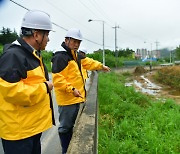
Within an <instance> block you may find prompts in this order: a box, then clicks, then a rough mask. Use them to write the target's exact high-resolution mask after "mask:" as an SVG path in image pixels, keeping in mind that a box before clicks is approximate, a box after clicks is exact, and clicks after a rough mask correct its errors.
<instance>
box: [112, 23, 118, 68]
mask: <svg viewBox="0 0 180 154" xmlns="http://www.w3.org/2000/svg"><path fill="white" fill-rule="evenodd" d="M112 28H114V29H115V56H116V68H117V62H118V51H117V28H119V26H116V24H115V27H112Z"/></svg>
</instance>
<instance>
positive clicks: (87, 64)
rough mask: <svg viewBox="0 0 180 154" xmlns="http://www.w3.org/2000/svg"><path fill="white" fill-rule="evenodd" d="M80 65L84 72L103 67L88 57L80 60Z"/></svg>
mask: <svg viewBox="0 0 180 154" xmlns="http://www.w3.org/2000/svg"><path fill="white" fill-rule="evenodd" d="M81 64H82V66H83V68H84V69H86V70H101V69H102V66H103V64H102V63H101V62H99V61H97V60H94V59H92V58H89V57H85V58H83V59H81Z"/></svg>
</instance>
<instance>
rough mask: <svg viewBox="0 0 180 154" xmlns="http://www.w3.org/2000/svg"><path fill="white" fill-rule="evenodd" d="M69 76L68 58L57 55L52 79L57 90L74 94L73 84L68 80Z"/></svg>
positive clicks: (53, 60)
mask: <svg viewBox="0 0 180 154" xmlns="http://www.w3.org/2000/svg"><path fill="white" fill-rule="evenodd" d="M67 75H68V60H67V58H66V57H62V56H60V55H55V56H54V57H53V59H52V77H53V84H54V87H55V90H60V91H65V92H68V93H72V92H73V91H72V88H73V86H72V84H71V83H70V82H68V81H67V80H66V77H67Z"/></svg>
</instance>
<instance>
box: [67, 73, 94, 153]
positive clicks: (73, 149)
mask: <svg viewBox="0 0 180 154" xmlns="http://www.w3.org/2000/svg"><path fill="white" fill-rule="evenodd" d="M97 81H98V74H97V72H92V73H91V76H90V82H89V83H90V86H89V90H88V93H87V101H86V102H85V104H81V108H80V111H79V115H78V118H77V120H76V124H75V127H74V134H73V137H72V140H71V143H70V145H69V148H68V152H67V153H68V154H96V153H97V128H98V127H97V111H98V106H97Z"/></svg>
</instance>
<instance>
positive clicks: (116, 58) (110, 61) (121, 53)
mask: <svg viewBox="0 0 180 154" xmlns="http://www.w3.org/2000/svg"><path fill="white" fill-rule="evenodd" d="M133 54H134V51H133V50H130V49H126V50H118V51H117V52H116V53H115V52H113V51H111V50H107V49H106V50H105V63H106V65H107V66H109V67H122V66H123V65H124V60H125V59H126V60H133V59H134V58H133ZM87 56H88V57H90V58H93V59H94V60H98V61H100V62H102V59H103V58H102V50H98V51H95V52H94V53H92V54H87Z"/></svg>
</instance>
